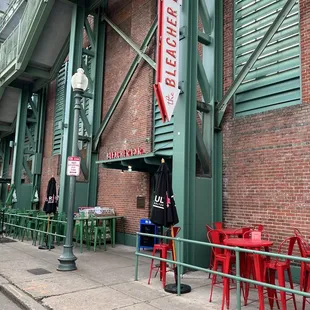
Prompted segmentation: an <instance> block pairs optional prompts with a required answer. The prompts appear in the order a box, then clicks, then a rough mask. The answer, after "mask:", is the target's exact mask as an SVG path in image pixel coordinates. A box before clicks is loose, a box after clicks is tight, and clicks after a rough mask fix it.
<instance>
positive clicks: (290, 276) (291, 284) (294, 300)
mask: <svg viewBox="0 0 310 310" xmlns="http://www.w3.org/2000/svg"><path fill="white" fill-rule="evenodd" d="M287 274H288V279H289V282H290V287H291V289H294V285H293V279H292V272H291V269H288V270H287ZM292 297H293V303H294V309H295V310H297V305H296V298H295V294H292Z"/></svg>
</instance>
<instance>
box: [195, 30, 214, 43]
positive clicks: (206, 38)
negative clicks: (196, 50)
mask: <svg viewBox="0 0 310 310" xmlns="http://www.w3.org/2000/svg"><path fill="white" fill-rule="evenodd" d="M198 42H199V43H202V44H205V45H209V44H211V43H212V38H211V37H210V35H208V34H206V33H204V32H201V31H198Z"/></svg>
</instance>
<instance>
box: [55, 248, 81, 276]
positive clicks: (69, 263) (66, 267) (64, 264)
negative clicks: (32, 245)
mask: <svg viewBox="0 0 310 310" xmlns="http://www.w3.org/2000/svg"><path fill="white" fill-rule="evenodd" d="M72 247H73V246H72V245H64V251H63V253H62V255H60V257H59V258H58V260H59V265H58V267H57V270H58V271H73V270H76V269H77V267H76V264H75V261H76V260H77V258H76V257H75V256H74V254H73V252H72Z"/></svg>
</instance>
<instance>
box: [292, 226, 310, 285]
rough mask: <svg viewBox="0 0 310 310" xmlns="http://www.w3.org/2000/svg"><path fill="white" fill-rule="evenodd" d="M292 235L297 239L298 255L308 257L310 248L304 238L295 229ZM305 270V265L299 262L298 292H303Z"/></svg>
mask: <svg viewBox="0 0 310 310" xmlns="http://www.w3.org/2000/svg"><path fill="white" fill-rule="evenodd" d="M294 234H295V236H296V237H297V243H298V247H299V250H300V254H301V256H302V257H305V258H306V257H307V258H309V257H310V246H309V244H308V242H307V240H306V238H304V236H303V235H302V234H301V232H300V231H299V229H297V228H295V229H294ZM305 268H306V263H304V262H301V264H300V282H299V284H300V290H303V288H304V286H305V282H304V281H305V278H304V276H305Z"/></svg>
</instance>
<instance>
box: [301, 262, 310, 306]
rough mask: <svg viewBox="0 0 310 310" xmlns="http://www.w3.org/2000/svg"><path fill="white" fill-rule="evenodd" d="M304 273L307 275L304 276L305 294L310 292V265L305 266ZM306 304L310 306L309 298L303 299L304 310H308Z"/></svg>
mask: <svg viewBox="0 0 310 310" xmlns="http://www.w3.org/2000/svg"><path fill="white" fill-rule="evenodd" d="M304 272H305V274H304V275H303V276H304V288H303V291H304V292H309V291H310V285H309V274H310V264H305V267H304ZM306 302H307V303H308V304H310V301H308V300H307V297H305V296H304V297H303V298H302V310H305V309H306Z"/></svg>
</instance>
